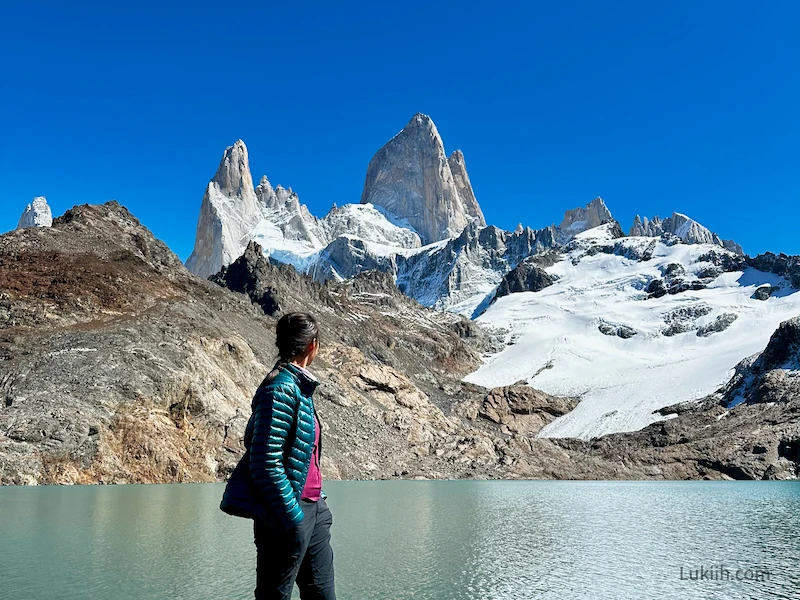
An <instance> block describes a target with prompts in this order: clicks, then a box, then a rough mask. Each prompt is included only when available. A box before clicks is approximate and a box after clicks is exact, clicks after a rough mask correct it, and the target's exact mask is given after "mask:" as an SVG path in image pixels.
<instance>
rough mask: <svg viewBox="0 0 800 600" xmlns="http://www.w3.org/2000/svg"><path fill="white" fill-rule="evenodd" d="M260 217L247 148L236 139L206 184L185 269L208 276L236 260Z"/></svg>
mask: <svg viewBox="0 0 800 600" xmlns="http://www.w3.org/2000/svg"><path fill="white" fill-rule="evenodd" d="M260 218H261V209H260V207H259V204H258V198H257V197H256V193H255V190H254V189H253V178H252V176H251V175H250V162H249V158H248V155H247V146H245V145H244V142H243V141H242V140H237V141H236V143H235V144H233V146H229V147H228V148H227V149H226V150H225V153H224V154H223V156H222V160H221V161H220V164H219V168H218V169H217V173H216V174H215V175H214V178H213V179H212V180H211V181H210V182H209V183H208V187H207V188H206V192H205V195H204V196H203V203H202V204H201V206H200V218H199V219H198V221H197V237H196V238H195V243H194V251H193V252H192V254H191V256H190V257H189V260H187V261H186V267H187V268H188V269H189V270H190V271H192V272H193V273H195V274H197V275H200V276H201V277H208V276H209V275H212V274H214V273H216V272H217V271H219V270H220V269H221V268H222V267H223V266H224V265H227V264H230V263H231V262H233V261H234V260H235V259H236V258H238V257H239V256H240V255H241V253H242V251H243V250H244V248H245V247H246V246H247V243H248V242H249V241H250V240H249V239H248V237H249V235H250V234H251V233H252V231H253V229H254V228H255V226H256V225H257V224H258V222H259V220H260Z"/></svg>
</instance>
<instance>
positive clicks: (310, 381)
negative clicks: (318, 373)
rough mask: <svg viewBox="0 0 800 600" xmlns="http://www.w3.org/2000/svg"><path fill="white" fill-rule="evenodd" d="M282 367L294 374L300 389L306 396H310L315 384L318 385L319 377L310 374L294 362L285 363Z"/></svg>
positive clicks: (315, 387) (315, 386)
mask: <svg viewBox="0 0 800 600" xmlns="http://www.w3.org/2000/svg"><path fill="white" fill-rule="evenodd" d="M284 368H285V369H286V370H287V371H288V372H289V373H291V374H292V375H294V377H295V378H296V379H297V385H298V386H300V391H301V392H303V393H304V394H305V395H306V396H310V395H311V394H313V393H314V390H315V389H317V386H318V385H319V379H317V378H316V377H314V375H312V374H311V373H310V372H308V371H307V370H306V369H304V368H303V367H301V366H298V365H296V364H294V363H286V364H285V365H284Z"/></svg>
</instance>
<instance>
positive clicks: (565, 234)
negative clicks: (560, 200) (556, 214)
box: [558, 197, 614, 243]
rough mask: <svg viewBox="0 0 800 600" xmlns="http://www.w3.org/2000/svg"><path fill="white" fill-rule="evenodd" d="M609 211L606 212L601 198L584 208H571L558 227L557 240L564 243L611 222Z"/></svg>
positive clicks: (606, 208)
mask: <svg viewBox="0 0 800 600" xmlns="http://www.w3.org/2000/svg"><path fill="white" fill-rule="evenodd" d="M613 220H614V217H612V216H611V211H610V210H608V207H607V206H606V203H605V202H603V199H602V198H599V197H598V198H595V199H594V200H592V201H591V202H589V204H587V205H586V207H585V208H573V209H571V210H568V211H567V212H566V213H564V219H563V220H562V221H561V224H560V225H559V226H558V232H559V240H560V241H561V243H566V242H568V241H569V240H570V239H572V237H573V236H575V235H577V234H578V233H581V232H583V231H587V230H589V229H593V228H595V227H598V226H600V225H602V224H603V223H608V222H610V221H613Z"/></svg>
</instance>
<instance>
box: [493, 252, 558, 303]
mask: <svg viewBox="0 0 800 600" xmlns="http://www.w3.org/2000/svg"><path fill="white" fill-rule="evenodd" d="M531 258H533V257H531ZM555 281H556V279H555V277H553V276H552V275H549V274H548V273H547V271H545V270H544V269H543V268H541V267H540V266H538V265H537V264H536V261H535V260H530V259H525V260H523V261H522V262H521V263H519V264H518V265H517V266H516V267H514V268H513V269H512V270H511V271H509V272H508V273H506V274H505V275H504V276H503V279H502V280H501V281H500V285H498V286H497V291H496V292H495V295H494V298H493V300H492V301H494V300H496V299H497V298H502V297H503V296H508V295H509V294H514V293H517V292H539V291H541V290H543V289H544V288H546V287H548V286H551V285H553V283H555Z"/></svg>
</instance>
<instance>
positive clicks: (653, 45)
mask: <svg viewBox="0 0 800 600" xmlns="http://www.w3.org/2000/svg"><path fill="white" fill-rule="evenodd" d="M92 4H93V3H91V2H81V3H67V2H59V3H41V2H30V3H27V2H17V3H14V4H13V5H9V6H6V7H4V9H3V17H2V23H1V24H0V50H1V51H0V71H1V73H2V86H0V89H1V90H2V92H0V165H1V166H0V169H1V170H2V171H1V174H2V177H0V202H2V210H1V211H0V230H3V231H5V230H8V229H11V228H13V227H15V226H16V221H17V219H18V217H19V214H20V212H21V211H22V209H23V208H24V205H25V204H26V203H27V202H29V201H30V200H31V199H32V198H33V197H34V196H37V195H45V196H47V198H48V200H49V202H50V203H51V206H52V207H53V210H54V213H56V214H61V213H63V212H64V210H66V209H67V208H69V207H70V206H72V205H74V204H78V203H86V202H89V203H98V202H104V201H106V200H109V199H117V200H119V201H120V202H121V203H122V204H124V205H126V206H127V207H128V208H129V209H130V210H131V211H132V212H133V213H134V214H135V215H136V216H138V217H139V218H140V219H141V220H142V222H143V223H144V224H145V225H147V226H148V227H150V228H151V229H152V230H153V231H154V232H155V233H156V235H158V236H159V237H160V238H161V239H163V240H165V241H166V242H167V243H168V244H169V245H170V247H171V248H172V249H173V250H175V251H176V252H177V253H178V254H179V255H180V256H181V258H183V259H185V258H186V257H187V256H188V254H189V253H190V252H191V248H192V246H193V243H194V232H195V227H196V222H197V215H198V211H199V207H200V201H201V199H202V195H203V191H204V188H205V185H206V183H207V182H208V180H209V179H210V178H211V177H212V176H213V174H214V172H215V170H216V168H217V164H218V162H219V159H220V156H221V154H222V152H223V150H224V149H225V147H226V146H228V145H230V144H231V143H233V142H234V141H235V140H236V139H237V138H242V139H244V140H245V142H246V143H247V145H248V147H249V150H250V157H251V167H252V171H253V177H254V179H256V180H257V179H258V178H259V177H260V176H261V175H262V174H266V175H267V176H268V177H269V179H270V181H271V182H272V183H273V184H278V183H280V184H283V185H284V186H287V187H289V186H291V187H293V188H294V189H295V190H296V191H297V192H298V193H299V195H300V199H301V201H303V202H304V203H306V204H308V206H309V208H310V209H311V211H312V212H313V213H315V214H318V215H320V216H321V215H322V214H324V213H325V212H326V211H327V210H328V208H329V207H330V206H331V204H332V203H334V202H335V203H337V204H344V203H347V202H358V201H359V199H360V196H361V189H362V186H363V183H364V176H365V174H366V169H367V164H368V162H369V160H370V158H371V157H372V155H373V154H374V153H375V151H377V150H378V148H380V147H381V146H382V145H383V143H384V142H386V141H387V140H388V139H389V138H390V137H391V136H392V135H394V134H395V133H396V132H397V131H399V130H400V129H401V128H402V127H403V125H405V123H406V122H407V121H408V120H409V119H410V118H411V116H412V115H413V114H414V113H416V112H417V111H421V112H424V113H426V114H429V115H431V116H432V117H433V119H434V121H435V122H436V124H437V126H438V128H439V131H440V133H441V134H442V137H443V138H444V141H445V146H446V149H447V151H448V152H450V151H452V150H455V149H456V148H461V149H462V150H463V151H464V154H465V157H466V162H467V167H468V170H469V174H470V177H471V179H472V182H473V186H474V188H475V192H476V194H477V197H478V200H479V202H480V203H481V206H482V207H483V210H484V212H485V214H486V217H487V220H488V221H489V222H490V223H493V224H496V225H498V226H501V227H504V228H513V227H515V226H516V224H517V223H518V222H522V223H524V224H526V225H530V226H532V227H541V226H545V225H548V224H550V223H552V222H557V221H559V220H560V219H561V217H562V215H563V213H564V211H565V210H566V209H568V208H572V207H575V206H578V205H583V204H586V203H587V202H589V201H590V200H591V199H592V198H594V197H595V196H598V195H599V196H602V197H603V198H604V199H605V200H606V202H607V204H608V205H609V207H610V208H611V211H612V213H613V214H614V215H615V217H616V218H617V219H619V220H620V221H621V222H622V224H623V226H624V227H625V228H626V229H627V228H628V227H630V224H631V221H632V219H633V216H634V214H636V213H640V214H642V215H648V216H652V215H655V214H658V215H661V216H667V215H668V214H670V213H671V212H672V211H673V210H675V211H679V212H685V213H687V214H689V215H691V216H692V217H693V218H695V219H697V220H698V221H700V222H701V223H703V224H705V225H706V226H708V227H710V228H711V229H713V230H714V231H716V232H718V233H719V234H720V235H722V236H723V237H726V238H727V237H730V238H734V239H736V240H737V241H739V242H740V243H741V244H742V245H743V246H744V248H745V250H746V251H747V252H748V253H751V254H755V253H758V252H761V251H764V250H768V249H770V250H773V251H784V252H788V253H794V254H800V236H798V235H797V228H798V223H800V143H799V142H800V104H799V102H800V41H799V38H798V27H799V26H800V25H799V24H800V3H798V2H795V1H774V2H768V3H756V2H752V1H747V2H741V1H733V2H731V1H725V2H722V1H720V2H705V1H704V2H660V3H655V2H640V1H636V2H608V1H597V2H547V3H542V2H524V3H513V4H507V3H503V2H486V3H481V4H471V3H469V2H458V3H454V2H430V1H429V2H424V3H414V2H409V1H404V2H364V3H348V2H343V3H325V4H322V3H319V4H316V3H299V2H280V3H279V2H258V3H249V2H231V3H224V2H214V3H213V4H211V3H205V2H192V3H187V4H184V5H183V6H178V5H177V3H173V2H163V1H162V2H158V3H151V2H138V3H108V2H103V3H94V5H92Z"/></svg>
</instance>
